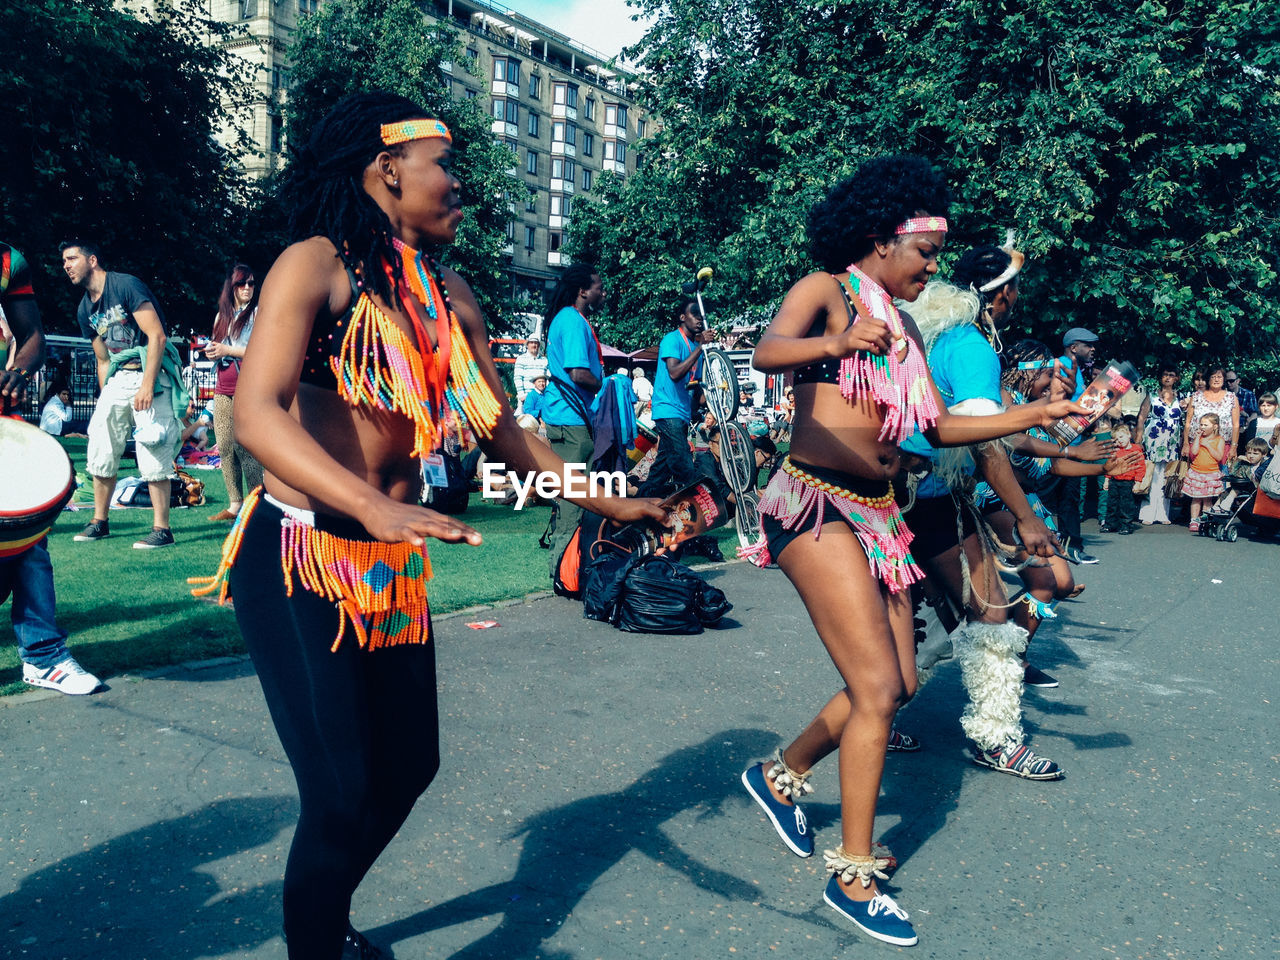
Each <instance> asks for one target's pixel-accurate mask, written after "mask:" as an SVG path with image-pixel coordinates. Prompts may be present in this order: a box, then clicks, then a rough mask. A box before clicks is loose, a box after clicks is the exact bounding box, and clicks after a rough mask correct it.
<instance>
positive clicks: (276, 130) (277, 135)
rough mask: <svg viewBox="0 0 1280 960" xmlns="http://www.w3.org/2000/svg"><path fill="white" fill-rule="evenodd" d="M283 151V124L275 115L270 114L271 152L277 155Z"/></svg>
mask: <svg viewBox="0 0 1280 960" xmlns="http://www.w3.org/2000/svg"><path fill="white" fill-rule="evenodd" d="M283 149H284V123H283V122H282V121H281V119H280V117H279V116H277V115H276V114H274V113H273V114H271V150H272V152H273V153H279V152H280V151H281V150H283Z"/></svg>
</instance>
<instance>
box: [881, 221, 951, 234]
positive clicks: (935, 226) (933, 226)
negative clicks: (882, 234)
mask: <svg viewBox="0 0 1280 960" xmlns="http://www.w3.org/2000/svg"><path fill="white" fill-rule="evenodd" d="M946 232H947V221H946V218H945V217H912V218H911V219H910V220H906V221H903V222H902V223H900V224H898V225H897V227H895V228H894V231H893V233H894V236H901V235H902V234H904V233H946Z"/></svg>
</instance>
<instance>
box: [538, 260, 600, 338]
mask: <svg viewBox="0 0 1280 960" xmlns="http://www.w3.org/2000/svg"><path fill="white" fill-rule="evenodd" d="M599 274H600V271H598V270H597V269H596V268H595V265H594V264H590V263H571V264H569V266H567V267H565V268H564V272H563V273H561V274H560V279H559V280H558V281H556V286H555V289H554V290H552V291H551V296H550V297H548V298H547V315H546V321H547V332H548V333H550V331H551V321H552V320H554V319H555V318H556V314H557V313H559V312H560V311H561V310H563V309H564V308H565V307H572V306H573V305H574V304H575V303H576V302H577V300H578V294H579V293H580V292H581V291H583V290H586V289H587V288H588V287H589V286H591V284H592V283H593V282H594V280H595V278H596V277H597V276H599Z"/></svg>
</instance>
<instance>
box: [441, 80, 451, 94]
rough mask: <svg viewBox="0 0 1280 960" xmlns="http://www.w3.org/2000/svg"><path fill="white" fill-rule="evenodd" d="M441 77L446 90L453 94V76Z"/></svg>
mask: <svg viewBox="0 0 1280 960" xmlns="http://www.w3.org/2000/svg"><path fill="white" fill-rule="evenodd" d="M440 79H441V81H442V82H443V83H444V92H445V93H449V94H452V93H453V77H441V78H440Z"/></svg>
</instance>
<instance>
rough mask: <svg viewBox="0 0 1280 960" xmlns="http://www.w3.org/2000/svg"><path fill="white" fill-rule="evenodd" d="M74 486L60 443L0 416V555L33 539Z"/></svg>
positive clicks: (36, 539)
mask: <svg viewBox="0 0 1280 960" xmlns="http://www.w3.org/2000/svg"><path fill="white" fill-rule="evenodd" d="M75 489H76V472H75V470H74V469H73V468H72V466H71V458H70V457H68V456H67V452H66V451H65V450H63V449H62V444H60V443H58V441H57V440H55V439H54V438H53V437H51V436H49V434H47V433H45V432H44V431H43V430H41V429H40V428H39V427H34V426H32V425H31V424H29V423H27V422H26V421H24V420H14V419H11V418H8V417H0V557H12V556H15V555H16V554H19V553H22V551H24V550H27V549H29V548H30V547H32V546H33V545H34V544H36V543H38V542H39V541H40V539H41V538H42V537H43V536H44V535H45V534H47V533H48V532H49V530H50V529H51V528H52V527H53V522H54V520H56V519H57V518H58V514H59V513H61V512H62V508H63V507H65V506H66V505H67V501H69V500H70V499H71V495H72V494H73V493H75Z"/></svg>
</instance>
